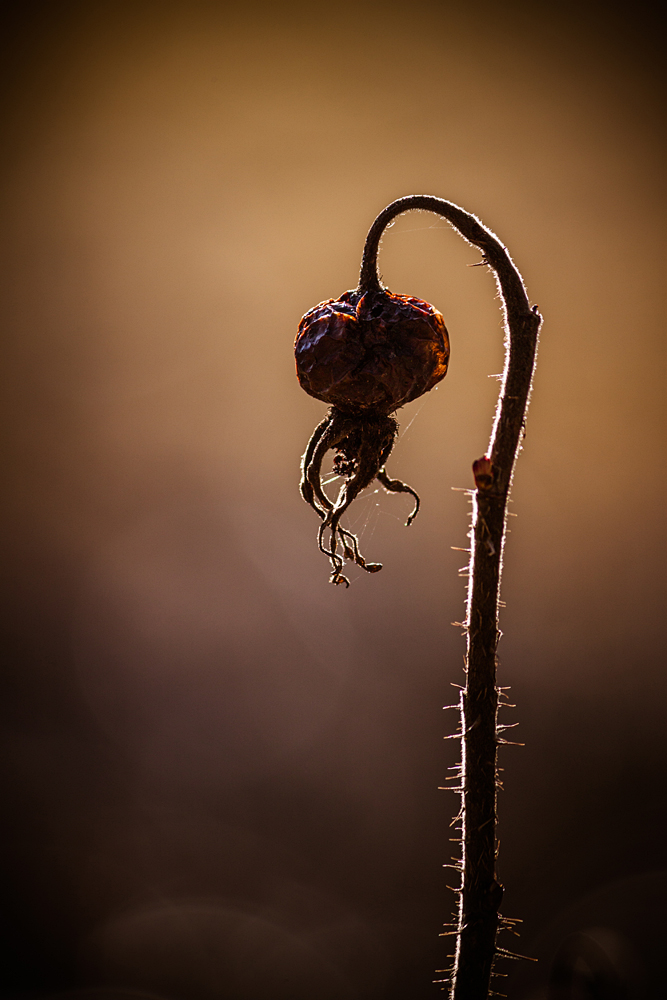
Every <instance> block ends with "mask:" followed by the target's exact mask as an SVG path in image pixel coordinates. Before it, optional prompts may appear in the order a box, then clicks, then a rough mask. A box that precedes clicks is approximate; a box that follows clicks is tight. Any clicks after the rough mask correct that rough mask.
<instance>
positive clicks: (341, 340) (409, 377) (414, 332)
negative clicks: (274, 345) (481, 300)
mask: <svg viewBox="0 0 667 1000" xmlns="http://www.w3.org/2000/svg"><path fill="white" fill-rule="evenodd" d="M294 352H295V355H296V374H297V378H298V379H299V382H300V384H301V387H302V388H303V389H305V391H306V392H307V393H309V394H310V395H311V396H314V397H315V398H316V399H321V400H322V401H323V402H325V403H329V404H330V405H331V406H335V407H337V408H338V409H339V410H341V411H342V412H344V413H354V414H363V413H370V412H373V413H377V414H385V415H386V414H389V413H393V411H394V410H397V409H398V408H399V406H403V404H404V403H409V402H410V401H411V400H413V399H417V398H418V397H419V396H421V395H423V393H425V392H428V391H429V389H432V388H433V386H434V385H436V384H437V383H438V382H440V380H441V379H443V378H444V377H445V375H446V374H447V365H448V363H449V337H448V336H447V330H446V328H445V322H444V320H443V317H442V315H441V314H440V313H439V312H438V311H437V309H434V308H433V306H431V305H429V304H428V302H423V301H422V300H421V299H415V298H411V297H410V296H407V295H394V294H393V293H392V292H388V291H385V290H382V291H370V292H366V293H365V294H362V293H361V292H359V291H358V290H355V291H350V292H344V293H343V294H342V295H341V297H340V298H339V299H328V300H327V301H326V302H321V303H320V304H319V305H318V306H315V308H314V309H311V310H309V312H307V313H306V315H305V316H304V317H303V319H302V320H301V322H300V323H299V332H298V334H297V338H296V342H295V345H294Z"/></svg>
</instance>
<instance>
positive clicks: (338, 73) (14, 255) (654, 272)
mask: <svg viewBox="0 0 667 1000" xmlns="http://www.w3.org/2000/svg"><path fill="white" fill-rule="evenodd" d="M650 15H651V7H650V6H649V5H645V6H644V5H642V4H639V5H635V7H633V9H632V11H626V10H625V9H624V8H623V7H622V6H621V5H620V4H619V5H616V6H615V5H613V4H612V5H611V6H609V5H601V4H600V5H598V4H596V3H592V2H588V3H584V4H583V5H574V4H571V5H568V4H565V5H558V6H555V5H554V6H549V5H540V4H537V5H529V4H521V3H510V4H509V5H506V6H503V7H497V6H494V5H491V4H489V3H487V2H478V3H475V4H474V5H473V4H470V5H461V4H454V3H450V2H442V3H436V2H432V3H429V2H425V0H415V2H413V3H410V4H408V3H404V2H396V3H393V4H389V5H381V4H372V3H362V4H361V5H353V4H351V3H349V4H348V3H347V2H345V3H340V4H333V5H325V4H319V5H318V4H310V5H308V4H305V3H304V4H298V3H284V4H279V3H277V4H273V5H271V4H263V5H255V6H251V5H249V6H243V5H241V4H230V3H219V2H218V3H216V2H209V3H206V2H202V0H192V2H188V3H185V2H183V3H177V2H165V3H150V2H143V0H140V2H137V3H123V2H120V3H112V2H94V3H92V4H87V5H83V4H75V3H64V4H58V5H47V4H43V3H42V4H40V3H33V4H27V5H25V6H24V7H23V8H22V9H21V11H20V13H18V14H16V13H15V14H13V15H11V14H7V15H6V18H5V28H6V31H5V32H4V38H5V41H4V43H3V44H4V50H3V62H2V66H3V69H2V72H3V96H4V120H5V124H4V139H3V159H2V180H3V185H2V189H3V194H2V255H3V259H2V285H3V294H2V316H3V334H2V337H3V366H2V379H3V392H2V399H3V404H2V405H3V408H4V411H5V412H4V420H3V425H4V432H5V442H6V446H5V452H4V458H3V480H4V490H3V495H4V511H3V529H4V531H3V536H4V550H5V557H4V578H5V586H4V596H3V610H4V613H5V615H4V616H5V619H6V629H5V634H6V638H5V640H4V643H3V645H4V649H5V668H4V673H3V676H4V687H5V692H4V696H3V704H4V709H3V730H2V731H3V741H4V752H3V761H4V764H3V802H4V806H5V810H4V812H5V816H4V823H3V829H4V841H5V846H4V851H3V858H4V880H5V891H4V908H5V912H4V914H3V918H2V926H3V940H4V944H3V952H2V956H1V961H2V962H3V963H4V967H3V968H2V970H0V971H1V974H0V979H1V980H2V983H3V986H2V987H0V996H2V997H3V998H12V1000H13V998H18V997H26V996H28V995H30V996H31V997H36V996H38V997H40V998H42V997H49V998H51V997H55V996H56V995H58V996H65V995H67V996H68V997H69V996H72V997H73V996H78V997H83V996H86V997H88V996H99V997H102V996H104V997H105V998H112V997H117V996H121V995H122V996H123V997H130V998H132V997H137V998H139V997H149V996H150V997H151V998H153V1000H181V998H182V1000H213V998H224V1000H264V998H265V997H268V996H269V995H270V996H271V997H272V998H273V1000H282V998H283V997H284V998H287V997H291V998H294V1000H306V998H309V1000H352V998H355V1000H394V998H398V997H404V996H407V995H409V996H410V997H411V998H413V1000H419V998H422V997H423V998H428V997H435V996H441V995H442V994H441V993H440V992H438V988H437V987H434V986H433V985H432V984H431V981H432V980H433V979H437V978H439V977H438V976H437V975H435V974H434V970H435V969H440V968H442V967H443V966H444V965H445V964H446V955H447V954H448V951H449V948H448V946H447V944H446V942H447V941H448V939H447V938H441V937H438V934H439V932H440V930H442V926H441V925H442V924H443V923H444V922H445V921H448V920H449V919H450V914H451V911H452V908H453V905H454V899H453V896H452V893H451V892H450V891H449V890H448V889H447V888H446V886H447V884H451V883H452V879H453V877H454V876H453V875H452V874H451V873H448V872H447V870H446V869H443V868H442V867H441V866H442V865H443V864H444V863H446V862H448V861H449V860H450V855H451V853H452V849H454V848H455V847H456V845H455V844H450V843H449V840H448V838H449V837H450V836H454V834H453V833H452V831H451V830H450V828H449V823H450V821H451V819H452V817H453V814H454V811H455V809H456V804H455V801H454V799H453V797H451V796H446V795H444V794H443V793H441V792H438V791H437V787H438V786H439V785H443V784H444V783H445V781H444V779H445V778H446V776H447V774H448V773H450V772H448V770H447V768H448V767H450V766H451V765H453V764H454V763H455V761H456V747H455V744H454V742H453V741H448V742H444V743H443V740H442V737H443V736H444V735H446V734H448V733H451V732H453V730H454V724H455V719H454V717H453V713H452V712H447V713H443V712H442V706H443V704H447V703H449V702H450V701H452V700H453V698H454V697H455V693H454V689H453V688H452V687H451V686H450V685H451V684H452V683H453V684H456V683H460V682H461V680H462V656H463V650H464V643H463V639H462V638H461V636H460V630H457V629H455V628H452V627H451V625H450V622H453V621H456V620H459V619H461V618H462V616H463V602H464V583H465V581H464V580H461V579H460V578H459V576H458V572H457V571H458V570H459V567H460V566H461V565H462V563H463V562H464V561H465V557H464V556H463V555H462V553H460V552H455V551H452V548H451V547H452V546H465V544H466V540H465V536H466V531H467V525H468V520H467V518H468V511H469V508H468V505H467V500H466V497H465V494H463V493H461V492H456V491H455V490H453V489H452V487H455V488H468V487H470V486H471V473H470V466H471V463H472V461H473V460H474V459H476V458H478V457H479V456H480V455H481V454H482V453H483V452H484V450H485V448H486V443H487V440H488V434H489V431H490V426H491V419H492V415H493V410H494V405H495V397H496V393H497V381H496V380H495V379H494V378H493V377H489V376H493V375H494V374H496V373H498V372H500V370H501V368H502V333H501V327H500V314H499V310H498V302H497V300H496V297H495V296H496V293H495V286H494V283H493V280H492V278H491V276H490V275H489V274H488V273H487V272H486V270H485V269H484V268H475V267H469V266H468V265H470V264H473V263H475V262H476V260H478V259H479V258H478V255H477V254H476V253H475V252H474V251H473V250H471V249H470V248H469V247H468V246H467V245H466V244H465V243H464V242H463V241H462V240H461V239H460V238H459V237H458V236H457V235H456V234H454V233H453V232H452V231H451V229H450V228H449V227H448V226H447V225H446V224H445V223H444V222H442V221H441V220H437V219H435V218H433V217H431V216H428V215H424V214H412V215H408V216H404V217H402V218H401V219H399V220H398V221H397V223H396V224H395V226H394V227H393V228H392V229H391V230H389V231H388V233H387V235H386V236H385V239H384V244H383V248H382V252H381V268H382V272H383V276H384V279H385V281H386V282H387V284H388V285H389V287H391V288H392V289H393V290H394V291H396V292H401V293H405V294H411V295H417V296H419V297H422V298H425V299H427V300H428V301H430V302H432V303H433V304H434V305H435V306H436V307H437V308H439V309H440V310H441V311H442V312H443V313H444V315H445V319H446V322H447V325H448V328H449V331H450V336H451V340H452V361H451V366H450V372H449V374H448V376H447V379H446V380H445V381H444V382H443V383H442V384H441V385H440V386H439V387H438V389H437V391H434V392H432V393H431V394H430V395H429V396H428V397H426V398H424V399H422V400H419V401H417V402H416V403H413V404H411V405H410V406H409V407H406V408H405V410H404V411H401V413H400V414H399V418H400V420H401V425H402V434H401V437H400V439H399V442H398V445H397V447H396V448H395V451H394V454H393V456H392V459H391V461H390V465H389V471H390V473H391V474H393V475H395V476H399V477H400V478H403V479H405V480H406V481H407V482H409V483H411V484H412V485H413V486H414V487H415V488H416V489H417V490H418V491H419V493H420V494H421V497H422V504H423V508H422V513H421V514H420V516H419V518H418V519H417V521H416V522H415V525H414V526H413V527H412V528H411V529H410V531H406V530H405V529H404V527H403V522H404V520H405V516H406V514H407V512H408V510H409V506H410V504H409V499H408V498H405V497H400V496H388V495H387V494H385V493H384V492H382V491H380V492H373V491H369V492H368V495H367V496H366V497H364V498H362V499H361V500H360V501H358V502H357V504H356V510H353V512H352V515H351V519H350V524H351V526H352V527H353V528H354V530H355V531H358V532H359V533H360V537H361V541H362V547H363V550H364V552H365V554H366V556H367V557H368V558H370V559H379V560H381V561H382V562H383V563H384V569H383V571H382V573H381V574H379V575H378V576H374V577H366V576H362V575H360V574H359V572H358V571H356V570H355V571H353V572H352V574H351V578H352V586H351V588H350V590H349V591H343V590H342V589H341V588H333V587H330V586H329V584H328V582H327V581H328V566H327V563H326V560H325V559H324V557H323V556H322V555H321V554H319V553H318V551H317V547H316V540H315V536H316V529H317V521H316V518H315V517H314V515H313V513H312V511H310V510H309V509H308V508H307V507H306V505H305V504H304V503H303V502H302V500H301V499H300V497H299V495H298V490H297V483H298V467H299V461H300V456H301V454H302V452H303V450H304V448H305V444H306V441H307V439H308V436H309V434H310V432H311V430H312V428H313V427H314V426H315V424H316V422H317V421H318V420H319V419H320V418H321V416H322V414H323V412H324V406H323V405H322V404H319V403H317V401H315V400H313V399H310V398H309V397H307V396H306V395H305V394H304V393H303V392H302V391H301V390H300V389H299V387H298V384H297V382H296V380H295V377H294V366H293V358H292V343H293V339H294V335H295V331H296V325H297V323H298V320H299V318H300V316H301V315H302V313H304V312H305V311H306V310H307V309H308V308H310V307H311V306H312V305H314V304H315V303H317V302H318V301H320V300H322V299H324V298H329V297H332V296H338V295H339V294H340V293H341V292H342V291H344V290H345V289H346V288H350V287H353V286H354V285H355V283H356V280H357V274H358V265H359V260H360V255H361V249H362V245H363V240H364V237H365V234H366V231H367V229H368V227H369V225H370V223H371V222H372V220H373V218H374V217H375V215H376V214H377V213H378V212H379V211H380V210H381V209H382V208H383V207H384V206H385V205H386V204H387V203H388V202H389V201H391V200H393V199H394V198H396V197H399V196H402V195H405V194H411V193H429V194H435V195H438V196H441V197H444V198H448V199H450V200H452V201H454V202H456V203H458V204H461V205H462V206H464V207H465V208H467V209H469V210H470V211H473V212H475V213H476V214H478V215H479V216H480V217H481V218H482V219H483V221H484V222H485V223H486V224H487V225H488V226H490V227H491V228H492V229H493V230H494V231H495V232H497V233H498V235H499V236H500V238H501V239H502V240H503V241H504V242H505V243H506V245H507V246H508V248H509V249H510V252H511V254H512V256H513V258H514V259H515V261H516V262H517V264H518V266H519V268H520V269H521V271H522V273H523V275H524V278H525V280H526V283H527V286H528V290H529V294H530V296H531V299H532V301H535V302H537V304H538V306H539V308H540V311H541V312H542V313H543V315H544V317H545V322H544V327H543V332H542V338H541V346H540V352H539V359H538V369H537V375H536V379H535V384H534V392H533V400H532V403H531V409H530V414H529V419H528V427H527V437H526V440H525V447H524V450H523V453H522V455H521V458H520V461H519V465H518V470H517V475H516V479H515V486H514V493H513V499H514V504H513V510H514V512H515V513H516V514H517V515H518V517H516V518H515V519H513V520H512V525H511V527H512V533H511V535H510V537H509V541H508V549H507V558H506V566H505V579H504V587H503V598H504V600H505V601H506V602H507V609H506V610H505V611H504V612H503V618H502V623H501V625H502V628H503V631H504V633H505V635H504V637H503V639H502V642H501V647H500V661H501V665H500V683H502V684H506V685H511V689H512V690H511V695H512V698H511V700H512V701H514V702H516V703H517V709H516V710H511V711H510V710H508V711H507V712H506V716H507V717H506V719H504V720H503V721H505V722H514V721H519V722H520V727H519V729H517V730H513V732H515V733H517V734H520V735H517V736H516V739H517V740H521V742H523V743H525V747H523V748H515V747H510V748H507V749H505V750H504V751H503V752H502V757H501V765H502V766H503V767H504V768H505V771H504V774H503V777H504V780H505V785H506V789H505V791H504V792H503V793H502V794H501V797H500V805H499V809H500V829H499V835H500V840H501V850H500V856H499V877H500V879H501V881H503V883H504V884H505V886H506V892H505V900H504V903H503V912H504V913H506V914H507V915H508V916H514V917H521V918H523V920H524V930H523V933H522V937H521V941H520V943H519V944H517V948H518V950H519V951H521V952H523V953H527V954H529V955H534V956H536V957H538V958H539V960H540V961H539V962H538V963H537V964H536V965H534V964H533V963H521V964H519V963H515V965H514V966H512V967H511V968H510V969H509V970H503V971H510V972H511V978H510V979H509V980H506V981H504V982H507V984H508V986H507V991H508V992H509V995H510V996H511V997H513V998H517V1000H543V998H546V997H547V988H548V987H547V984H548V981H549V977H550V975H552V972H550V970H552V969H553V963H554V960H555V956H556V955H557V953H558V950H559V949H561V951H562V948H563V947H564V942H567V941H571V940H572V938H571V935H573V934H579V935H580V936H583V937H586V935H588V938H587V939H589V940H594V941H595V942H597V946H599V949H598V950H601V951H602V952H603V953H604V954H605V955H606V957H607V958H608V960H609V962H610V963H611V964H612V965H613V966H614V968H616V969H617V971H618V970H620V971H618V975H619V976H620V977H625V980H624V981H627V982H629V983H631V984H632V987H631V989H632V990H634V991H635V992H631V993H629V994H628V996H631V997H635V996H636V997H641V996H650V995H651V993H650V990H651V989H652V988H653V987H654V986H655V985H656V984H657V982H658V979H657V978H655V979H652V977H657V975H658V972H657V962H658V958H657V956H658V954H659V951H660V947H659V941H660V919H664V918H661V917H660V914H661V913H662V911H663V909H664V906H663V903H662V898H663V895H664V890H665V888H666V887H667V877H666V870H665V867H664V844H663V839H662V838H663V832H662V831H663V830H664V821H665V803H664V794H663V788H664V780H665V741H664V729H665V704H666V700H665V694H666V690H665V671H664V654H663V649H664V638H663V635H662V617H663V615H664V589H663V584H664V530H663V528H664V521H663V517H662V509H663V504H664V492H665V484H664V477H663V467H664V452H663V450H662V441H663V440H664V434H663V431H664V418H663V410H662V387H663V384H664V376H665V367H664V342H665V341H664V329H663V317H664V301H663V298H662V294H661V293H659V291H658V290H659V288H661V285H662V280H663V272H664V236H663V228H664V195H663V191H664V183H663V181H662V178H661V176H660V170H659V166H660V163H661V143H660V136H659V132H658V129H657V127H656V122H657V120H658V109H659V102H658V98H659V93H658V86H657V79H658V78H657V61H656V60H657V46H656V42H657V22H656V21H654V20H651V16H650ZM592 929H595V930H592ZM596 934H597V937H596ZM605 935H606V936H605ZM600 942H602V943H600ZM93 988H97V989H98V990H99V992H98V993H92V992H91V991H92V990H93ZM501 988H502V987H501ZM629 988H630V987H629ZM2 990H4V992H2ZM66 990H69V991H78V992H68V993H66V994H65V993H64V992H63V991H66ZM122 990H124V991H125V992H122V993H121V992H120V991H122ZM59 991H60V992H59ZM290 991H291V992H290ZM642 991H643V992H642Z"/></svg>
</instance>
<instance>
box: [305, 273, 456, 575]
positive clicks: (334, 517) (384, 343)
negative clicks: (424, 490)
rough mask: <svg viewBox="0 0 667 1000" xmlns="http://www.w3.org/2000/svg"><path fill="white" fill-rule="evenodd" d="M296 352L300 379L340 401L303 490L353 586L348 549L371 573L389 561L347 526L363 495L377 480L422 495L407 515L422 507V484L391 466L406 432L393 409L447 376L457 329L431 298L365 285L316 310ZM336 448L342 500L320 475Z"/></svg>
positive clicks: (319, 432) (317, 393)
mask: <svg viewBox="0 0 667 1000" xmlns="http://www.w3.org/2000/svg"><path fill="white" fill-rule="evenodd" d="M294 351H295V355H296V372H297V378H298V379H299V382H300V384H301V387H302V388H303V389H305V391H306V392H307V393H309V394H310V395H311V396H314V397H315V398H316V399H321V400H323V401H324V402H325V403H329V404H330V405H331V409H330V410H329V413H328V414H327V416H326V417H325V419H324V420H323V421H322V422H321V423H320V424H319V425H318V426H317V427H316V428H315V431H314V433H313V436H312V437H311V439H310V441H309V443H308V448H307V449H306V453H305V455H304V457H303V466H302V473H303V474H302V480H301V493H302V496H303V498H304V500H306V502H307V503H309V504H310V506H311V507H312V508H313V509H314V510H315V511H316V512H317V514H318V515H319V516H320V517H321V518H322V525H321V527H320V532H319V546H320V549H321V551H322V552H324V553H325V555H327V556H328V557H329V559H330V560H331V564H332V567H333V573H332V576H331V581H332V583H336V584H339V583H344V584H345V585H346V586H349V582H348V580H347V579H346V577H345V576H343V574H342V567H343V558H345V559H348V560H350V561H353V562H355V563H356V564H357V565H358V566H361V567H362V568H363V569H365V570H367V571H368V572H369V573H376V572H377V571H378V570H380V569H382V566H381V564H380V563H367V562H366V561H365V559H364V558H363V557H362V555H361V553H360V552H359V545H358V541H357V539H356V537H355V536H354V535H353V534H352V533H351V532H350V531H348V530H347V529H345V528H343V527H341V525H340V519H341V517H342V515H343V514H344V512H345V511H346V510H347V508H348V507H349V506H350V504H351V503H352V501H353V500H354V499H355V497H357V496H358V495H359V493H360V492H361V491H362V490H363V489H365V488H366V487H367V486H369V485H370V484H371V483H372V482H373V480H374V479H377V480H378V481H379V482H380V483H381V484H382V486H384V488H385V489H386V490H388V491H389V492H392V493H410V494H411V495H412V496H413V497H414V499H415V508H414V510H413V512H412V514H411V515H410V517H409V518H408V521H407V523H408V524H411V523H412V521H413V520H414V518H415V516H416V514H417V511H418V510H419V497H418V496H417V494H416V493H415V491H414V490H413V489H411V488H410V487H409V486H406V485H405V484H404V483H402V482H400V481H399V480H397V479H390V478H389V477H388V476H387V473H386V471H385V468H384V465H385V462H386V461H387V458H388V457H389V455H390V453H391V450H392V448H393V445H394V440H395V438H396V434H397V432H398V423H397V421H396V420H395V419H394V417H392V416H391V414H392V413H394V412H395V411H396V410H397V409H398V408H399V407H401V406H403V405H404V403H409V402H411V401H412V400H413V399H417V398H418V397H419V396H421V395H423V394H424V393H425V392H428V391H429V390H430V389H432V388H433V386H435V385H437V383H438V382H440V381H441V379H443V378H444V377H445V375H446V374H447V365H448V363H449V337H448V336H447V330H446V327H445V323H444V320H443V318H442V315H441V314H440V313H439V312H438V311H437V309H434V308H433V306H431V305H429V304H428V302H423V301H422V300H421V299H416V298H412V297H409V296H406V295H395V294H394V293H392V292H389V291H388V290H386V289H384V288H381V287H379V286H376V287H372V288H371V289H369V290H364V289H363V288H361V287H360V288H358V289H355V290H354V291H349V292H344V293H343V295H341V296H340V298H338V299H328V300H327V301H326V302H321V303H320V304H319V305H317V306H315V307H314V308H313V309H311V310H309V311H308V312H307V313H306V315H305V316H304V317H303V319H302V320H301V322H300V324H299V332H298V334H297V338H296V342H295V345H294ZM330 450H333V451H334V452H335V456H334V465H333V467H334V472H335V473H336V474H337V475H339V476H342V477H343V479H344V483H343V485H342V487H341V490H340V494H339V496H338V499H337V500H336V502H335V503H334V502H332V501H331V500H330V499H329V497H328V496H327V495H326V493H325V492H324V489H323V486H322V477H321V468H322V461H323V459H324V456H325V455H326V453H327V452H328V451H330ZM327 530H328V531H329V532H330V540H329V547H328V548H327V546H326V543H325V533H326V532H327ZM338 541H340V543H341V548H342V553H343V554H342V556H341V555H340V553H339V551H338Z"/></svg>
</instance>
